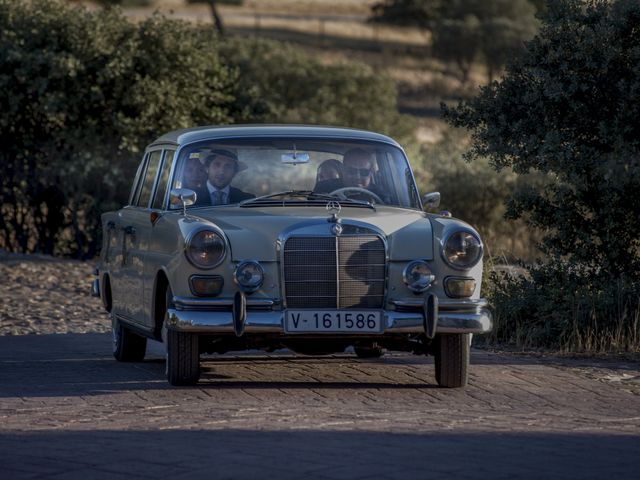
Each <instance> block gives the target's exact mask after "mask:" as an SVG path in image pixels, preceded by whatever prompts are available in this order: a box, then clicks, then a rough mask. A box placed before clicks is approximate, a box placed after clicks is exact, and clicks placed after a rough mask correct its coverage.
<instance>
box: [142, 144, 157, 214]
mask: <svg viewBox="0 0 640 480" xmlns="http://www.w3.org/2000/svg"><path fill="white" fill-rule="evenodd" d="M161 158H162V151H160V150H156V151H155V152H151V155H150V156H149V163H148V164H147V171H146V172H145V174H144V182H143V183H142V190H141V191H140V197H139V198H138V202H137V203H136V205H137V206H138V207H142V208H147V207H148V206H149V201H150V200H151V193H152V192H153V184H154V183H155V181H156V176H157V174H158V168H159V167H160V159H161Z"/></svg>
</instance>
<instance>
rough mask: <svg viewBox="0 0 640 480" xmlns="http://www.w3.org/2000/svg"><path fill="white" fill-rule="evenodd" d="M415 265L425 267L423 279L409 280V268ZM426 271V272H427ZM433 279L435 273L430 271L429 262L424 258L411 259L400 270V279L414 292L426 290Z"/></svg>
mask: <svg viewBox="0 0 640 480" xmlns="http://www.w3.org/2000/svg"><path fill="white" fill-rule="evenodd" d="M416 267H425V268H426V272H425V273H424V279H423V281H422V282H419V281H411V275H412V274H411V270H412V269H414V268H416ZM427 272H428V273H427ZM434 280H435V275H434V274H433V272H432V271H431V268H430V267H429V264H428V263H427V262H425V261H424V260H412V261H411V262H409V263H408V264H407V266H406V267H404V269H403V270H402V281H403V282H404V284H405V285H406V286H407V288H408V289H409V290H411V291H412V292H414V293H422V292H424V291H426V290H427V289H428V288H429V287H430V286H431V283H432V282H433V281H434Z"/></svg>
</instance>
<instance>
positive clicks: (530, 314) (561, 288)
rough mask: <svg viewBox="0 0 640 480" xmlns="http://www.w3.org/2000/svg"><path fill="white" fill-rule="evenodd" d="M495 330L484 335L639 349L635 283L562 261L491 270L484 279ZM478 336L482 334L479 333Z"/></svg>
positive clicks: (524, 343) (530, 344)
mask: <svg viewBox="0 0 640 480" xmlns="http://www.w3.org/2000/svg"><path fill="white" fill-rule="evenodd" d="M487 287H488V288H487V290H488V292H489V300H490V301H491V304H492V306H493V309H494V330H493V332H491V334H489V336H488V337H487V338H486V339H485V341H489V342H494V343H512V344H515V345H517V346H519V347H522V348H539V347H545V348H554V349H560V350H564V351H570V352H590V353H594V352H624V351H626V352H638V351H640V285H639V284H638V283H637V282H635V281H633V280H631V279H629V278H627V277H618V278H617V279H615V280H613V281H612V279H611V277H609V276H608V275H604V276H602V277H599V278H594V277H592V276H591V275H589V274H588V273H587V272H585V271H584V270H581V269H580V268H579V267H576V266H575V265H571V264H568V263H566V262H558V263H551V264H536V265H534V266H529V267H528V269H527V273H526V274H525V275H512V274H510V273H498V272H493V273H492V274H490V275H489V284H488V285H487ZM481 341H482V339H481Z"/></svg>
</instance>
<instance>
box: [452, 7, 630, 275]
mask: <svg viewBox="0 0 640 480" xmlns="http://www.w3.org/2000/svg"><path fill="white" fill-rule="evenodd" d="M639 23H640V4H638V3H637V2H632V1H617V2H600V1H593V2H590V3H589V4H588V5H585V4H584V3H583V2H582V1H579V0H564V1H561V2H556V3H553V4H552V5H551V6H550V8H549V11H548V17H547V18H546V21H545V24H544V26H543V28H542V30H541V32H540V34H539V35H538V36H537V37H536V38H535V39H534V40H533V41H532V42H530V43H529V44H528V45H527V50H526V53H525V54H524V55H523V56H521V57H520V58H519V59H518V60H516V61H514V62H513V64H511V65H510V66H509V67H508V68H507V72H506V75H505V77H504V79H503V80H502V81H501V82H499V83H497V82H496V83H493V84H492V85H490V86H488V87H485V88H483V89H482V90H481V93H480V95H479V96H478V97H476V98H475V99H473V100H470V101H468V102H464V103H462V104H461V105H459V106H458V107H457V108H455V109H446V111H445V113H446V117H447V118H448V119H449V121H450V122H451V123H452V124H454V125H456V126H461V127H462V126H464V127H467V128H469V129H471V131H472V132H473V144H472V147H471V150H470V152H469V156H470V158H482V157H488V158H490V159H491V162H492V165H493V166H494V167H495V168H496V169H498V170H500V169H502V168H512V169H513V170H514V171H515V172H516V173H518V174H524V173H527V172H529V171H536V172H541V173H543V174H545V175H548V176H550V178H553V179H554V180H555V181H553V182H549V183H547V184H546V186H545V187H544V188H543V189H536V188H529V189H527V190H525V191H522V192H519V193H518V194H517V195H514V196H513V198H512V199H511V202H510V207H509V215H510V216H511V217H512V218H517V217H524V218H526V219H527V220H528V222H529V223H530V224H531V225H533V226H535V227H539V228H541V229H544V230H545V232H546V236H545V240H544V249H545V251H546V252H547V253H548V254H549V255H551V256H553V257H558V258H568V259H570V260H572V261H573V262H575V263H577V264H579V265H581V266H583V268H585V269H587V271H588V272H591V273H593V274H599V273H600V272H602V271H604V272H609V273H610V274H611V275H614V276H617V275H621V274H628V275H630V276H631V277H632V278H636V279H637V278H640V237H639V236H638V232H639V231H640V197H638V195H637V192H638V190H639V189H640V163H639V159H638V155H639V153H640V135H639V133H640V95H639V94H640V30H638V28H637V25H638V24H639Z"/></svg>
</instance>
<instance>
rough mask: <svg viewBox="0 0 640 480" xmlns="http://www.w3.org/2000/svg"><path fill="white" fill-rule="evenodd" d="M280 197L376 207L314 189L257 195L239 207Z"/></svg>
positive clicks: (363, 201)
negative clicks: (334, 201) (337, 201)
mask: <svg viewBox="0 0 640 480" xmlns="http://www.w3.org/2000/svg"><path fill="white" fill-rule="evenodd" d="M278 197H302V198H306V199H307V200H317V199H323V200H336V199H338V200H339V201H340V202H342V203H351V204H356V205H362V206H363V207H369V208H372V209H374V210H375V209H376V208H375V207H374V205H373V204H372V203H371V202H367V201H365V200H356V199H353V198H346V199H342V198H338V197H336V196H335V195H329V194H328V193H318V192H314V191H313V190H285V191H282V192H276V193H270V194H269V195H262V196H260V197H255V198H249V199H247V200H243V201H242V202H240V203H239V204H238V206H239V207H245V206H248V205H251V204H253V203H258V202H260V201H262V200H274V199H276V198H278Z"/></svg>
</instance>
